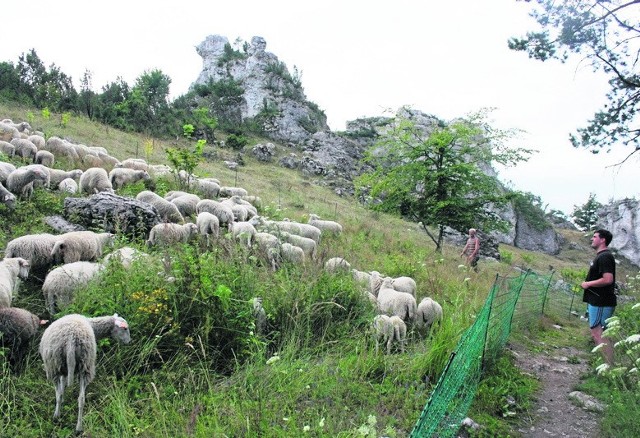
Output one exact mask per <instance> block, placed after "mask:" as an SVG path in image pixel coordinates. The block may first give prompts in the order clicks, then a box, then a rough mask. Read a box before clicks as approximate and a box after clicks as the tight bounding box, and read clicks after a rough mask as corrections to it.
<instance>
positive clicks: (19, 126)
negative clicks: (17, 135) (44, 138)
mask: <svg viewBox="0 0 640 438" xmlns="http://www.w3.org/2000/svg"><path fill="white" fill-rule="evenodd" d="M2 123H3V124H6V125H9V126H11V127H13V128H14V129H16V130H17V131H18V132H30V131H31V130H32V128H31V125H30V124H29V122H20V123H13V121H12V120H11V119H4V120H2Z"/></svg>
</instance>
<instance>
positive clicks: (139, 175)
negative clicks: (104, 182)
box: [109, 167, 151, 190]
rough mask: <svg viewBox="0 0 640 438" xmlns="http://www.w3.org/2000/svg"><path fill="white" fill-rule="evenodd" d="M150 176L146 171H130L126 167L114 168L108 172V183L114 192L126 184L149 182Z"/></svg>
mask: <svg viewBox="0 0 640 438" xmlns="http://www.w3.org/2000/svg"><path fill="white" fill-rule="evenodd" d="M150 179H151V176H149V173H148V172H147V171H146V170H136V169H130V168H128V167H114V168H113V169H112V170H111V172H109V181H111V185H112V186H113V188H114V190H118V189H121V188H122V187H124V186H125V185H127V184H134V183H136V182H138V181H149V180H150Z"/></svg>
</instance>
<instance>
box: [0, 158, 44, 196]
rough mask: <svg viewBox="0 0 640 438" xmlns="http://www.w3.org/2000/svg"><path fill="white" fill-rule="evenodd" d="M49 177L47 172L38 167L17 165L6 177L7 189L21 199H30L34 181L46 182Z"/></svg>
mask: <svg viewBox="0 0 640 438" xmlns="http://www.w3.org/2000/svg"><path fill="white" fill-rule="evenodd" d="M49 178H50V177H49V172H44V171H43V170H42V169H40V168H33V167H27V166H25V167H19V168H17V169H16V170H14V171H13V172H11V173H10V174H9V176H8V177H7V189H9V191H10V192H11V193H13V194H14V195H16V196H18V197H20V198H22V199H30V198H31V194H32V193H33V186H34V184H33V183H34V181H41V182H42V183H44V184H48V183H49Z"/></svg>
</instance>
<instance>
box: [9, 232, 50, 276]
mask: <svg viewBox="0 0 640 438" xmlns="http://www.w3.org/2000/svg"><path fill="white" fill-rule="evenodd" d="M57 239H58V236H55V235H53V234H48V233H42V234H26V235H24V236H20V237H16V238H15V239H13V240H11V241H10V242H9V243H7V247H6V248H5V250H4V256H5V258H15V257H22V258H23V259H26V260H29V263H30V264H31V270H32V271H33V270H43V269H48V268H49V267H50V266H52V265H53V263H54V259H53V257H52V256H51V251H52V250H53V246H54V245H55V243H56V240H57Z"/></svg>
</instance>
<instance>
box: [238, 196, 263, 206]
mask: <svg viewBox="0 0 640 438" xmlns="http://www.w3.org/2000/svg"><path fill="white" fill-rule="evenodd" d="M242 199H244V200H245V201H247V202H249V203H251V205H253V206H254V207H255V208H256V209H257V208H261V207H262V198H260V196H254V195H246V196H243V197H242Z"/></svg>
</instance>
